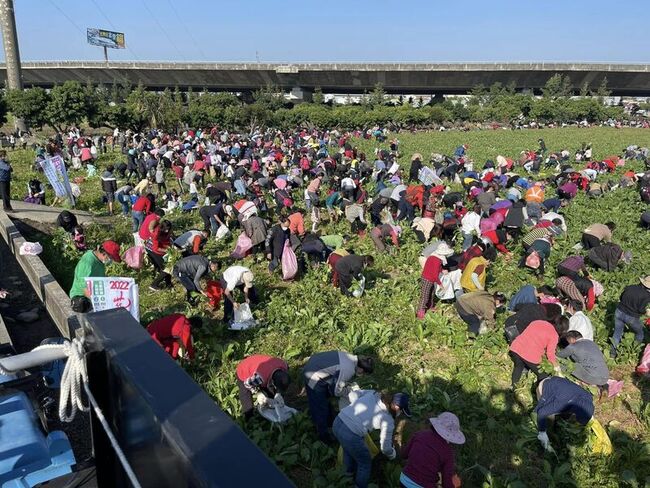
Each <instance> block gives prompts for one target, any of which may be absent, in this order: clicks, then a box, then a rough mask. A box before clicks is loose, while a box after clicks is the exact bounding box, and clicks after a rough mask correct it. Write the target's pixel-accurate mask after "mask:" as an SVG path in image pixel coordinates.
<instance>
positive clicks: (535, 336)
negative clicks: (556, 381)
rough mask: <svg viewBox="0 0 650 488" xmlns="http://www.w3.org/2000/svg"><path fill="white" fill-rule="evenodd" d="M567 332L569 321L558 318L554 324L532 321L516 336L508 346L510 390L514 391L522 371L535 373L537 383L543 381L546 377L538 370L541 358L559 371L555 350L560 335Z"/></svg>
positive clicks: (562, 317)
mask: <svg viewBox="0 0 650 488" xmlns="http://www.w3.org/2000/svg"><path fill="white" fill-rule="evenodd" d="M567 330H569V319H567V318H566V317H565V316H563V315H562V316H560V317H559V318H558V320H557V321H556V323H555V324H552V323H550V322H547V321H546V320H534V321H532V322H531V323H530V324H529V325H528V327H526V328H525V329H524V331H523V332H522V333H521V334H520V335H518V336H517V337H516V338H515V340H514V341H512V344H511V345H510V357H511V359H512V362H513V363H514V366H513V369H512V378H511V382H512V388H513V389H514V388H515V386H516V385H517V383H518V382H519V379H520V378H521V374H522V373H523V372H524V370H526V369H527V370H529V371H532V372H533V373H535V376H536V377H537V381H540V380H543V379H544V378H546V377H547V376H548V375H547V374H545V373H544V372H541V371H540V370H539V365H540V364H541V363H542V357H543V356H544V354H546V357H547V359H548V360H549V361H550V362H551V363H552V364H553V366H554V367H555V370H556V371H559V369H560V366H559V365H558V362H557V358H556V357H555V350H556V349H557V343H558V341H559V340H560V335H562V334H564V333H565V332H566V331H567Z"/></svg>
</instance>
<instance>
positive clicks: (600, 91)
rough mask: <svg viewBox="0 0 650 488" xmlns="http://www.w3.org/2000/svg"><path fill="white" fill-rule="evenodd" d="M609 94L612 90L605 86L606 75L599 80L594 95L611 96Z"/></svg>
mask: <svg viewBox="0 0 650 488" xmlns="http://www.w3.org/2000/svg"><path fill="white" fill-rule="evenodd" d="M611 94H612V90H610V89H609V88H608V87H607V77H604V78H603V81H601V82H600V85H598V88H597V89H596V93H595V95H596V96H597V97H600V98H607V97H609V96H611Z"/></svg>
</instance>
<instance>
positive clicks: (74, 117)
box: [0, 74, 624, 131]
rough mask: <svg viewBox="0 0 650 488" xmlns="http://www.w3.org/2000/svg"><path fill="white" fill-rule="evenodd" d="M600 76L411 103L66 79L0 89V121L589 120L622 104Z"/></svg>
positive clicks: (614, 112) (363, 123)
mask: <svg viewBox="0 0 650 488" xmlns="http://www.w3.org/2000/svg"><path fill="white" fill-rule="evenodd" d="M608 95H609V91H608V90H607V85H606V80H605V81H604V82H603V84H601V85H600V86H599V87H598V88H597V89H596V90H592V89H590V88H589V87H588V86H584V87H582V89H581V90H580V96H577V97H576V96H574V93H573V86H572V85H571V81H570V80H569V78H568V77H565V76H562V75H559V74H557V75H554V76H553V77H551V78H550V79H549V80H548V82H547V83H546V85H545V86H544V88H543V89H542V94H541V96H539V97H536V96H533V95H532V94H530V93H520V92H516V91H515V88H514V86H503V85H501V84H500V83H495V84H494V85H492V86H490V87H487V88H486V87H484V86H477V87H475V88H474V89H473V90H472V92H471V93H470V95H469V96H468V97H466V98H465V99H458V98H456V99H446V100H444V101H441V102H436V99H435V98H434V99H432V101H431V102H430V103H427V104H423V103H422V102H421V100H420V103H415V104H414V103H412V101H409V100H406V101H405V100H403V98H402V97H400V99H399V101H398V102H397V103H396V102H395V101H394V100H393V101H391V100H390V99H389V97H388V96H387V95H386V93H385V91H384V90H383V87H382V86H381V85H377V86H376V87H375V89H374V90H373V91H372V92H370V93H366V94H364V95H363V96H362V97H360V100H359V101H358V102H357V103H351V104H345V105H336V104H333V103H331V101H330V102H329V103H325V100H324V96H323V93H322V91H321V90H319V89H316V91H315V93H314V94H313V100H312V102H310V103H301V104H298V105H293V104H292V103H291V102H288V101H287V100H286V99H285V98H284V96H283V95H282V93H281V92H280V91H279V90H278V89H276V88H274V87H271V86H270V87H265V88H261V89H260V90H257V91H256V92H254V93H253V96H252V102H251V103H245V102H244V101H242V100H241V99H240V98H239V97H238V96H236V95H235V94H232V93H225V92H224V93H211V92H207V91H205V92H200V93H195V92H192V91H188V92H181V91H180V90H179V89H175V90H171V89H166V90H164V91H162V92H154V91H148V90H146V89H145V88H144V87H143V86H142V85H139V86H136V87H132V86H129V85H119V84H115V85H113V86H112V87H106V86H99V87H96V86H92V85H90V84H88V85H83V84H81V83H79V82H77V81H67V82H65V83H63V84H62V85H57V86H55V87H54V88H52V89H51V90H45V89H43V88H38V87H34V88H27V89H25V90H7V91H6V92H5V94H4V95H2V96H0V120H1V121H6V116H7V113H8V112H10V113H12V114H14V115H15V116H17V117H21V118H23V119H24V120H25V122H26V123H27V124H28V125H29V126H30V127H32V128H41V127H43V126H50V127H52V128H54V129H56V130H59V131H61V130H62V129H63V128H65V127H66V126H70V125H80V124H83V123H87V124H88V125H90V126H91V127H93V128H99V127H109V128H114V127H120V128H131V129H134V130H141V129H143V128H145V127H156V128H160V129H165V130H174V129H178V128H180V127H183V126H185V125H186V124H187V125H189V126H191V127H211V126H215V125H219V126H226V127H232V128H236V129H240V130H253V129H254V128H257V127H277V128H287V127H295V126H298V125H308V126H315V127H339V128H342V129H356V128H368V127H372V126H376V125H379V126H391V127H402V128H406V127H408V128H411V127H417V128H425V127H435V126H439V125H443V124H459V123H466V122H473V123H486V122H488V123H489V122H496V123H502V124H523V123H526V122H529V121H536V122H541V123H564V122H572V121H581V120H587V121H588V122H590V123H591V122H601V121H605V120H607V119H610V118H615V119H621V118H623V117H624V112H623V109H622V107H617V106H616V107H611V106H606V105H604V103H603V99H604V97H606V96H608Z"/></svg>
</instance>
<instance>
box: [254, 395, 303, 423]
mask: <svg viewBox="0 0 650 488" xmlns="http://www.w3.org/2000/svg"><path fill="white" fill-rule="evenodd" d="M257 411H258V412H259V413H260V415H261V416H262V417H264V418H265V419H266V420H270V421H271V422H274V423H282V422H286V421H287V420H289V419H290V418H291V417H293V416H294V415H295V414H296V413H298V411H297V410H296V409H295V408H291V407H288V406H286V405H285V404H284V398H282V395H280V394H279V393H276V395H275V397H274V398H273V399H268V400H266V401H265V402H264V403H263V404H258V407H257Z"/></svg>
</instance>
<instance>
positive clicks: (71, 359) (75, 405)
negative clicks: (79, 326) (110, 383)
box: [0, 338, 142, 488]
mask: <svg viewBox="0 0 650 488" xmlns="http://www.w3.org/2000/svg"><path fill="white" fill-rule="evenodd" d="M44 349H56V350H59V351H61V352H62V353H64V354H65V355H66V356H67V358H68V359H67V361H66V364H65V369H64V370H63V375H62V376H61V387H60V390H61V392H60V397H59V418H60V419H61V421H62V422H72V421H73V420H74V418H75V416H76V415H77V412H79V411H81V412H87V411H89V410H90V406H92V408H93V411H94V412H95V414H96V415H97V419H98V420H99V423H100V424H101V426H102V428H103V429H104V431H105V432H106V435H107V436H108V440H109V442H110V443H111V446H112V447H113V450H114V451H115V453H116V454H117V457H118V459H119V461H120V464H121V465H122V467H123V468H124V471H125V472H126V475H127V476H128V477H129V480H130V482H131V485H132V486H133V487H134V488H140V487H141V486H142V485H141V484H140V482H139V481H138V479H137V478H136V476H135V473H134V472H133V468H131V465H130V464H129V461H128V460H127V459H126V456H125V455H124V452H123V451H122V448H121V447H120V445H119V443H118V441H117V438H116V437H115V434H113V431H112V430H111V428H110V425H109V424H108V422H107V420H106V418H105V417H104V414H103V413H102V411H101V409H100V408H99V405H98V404H97V401H96V400H95V397H94V396H93V394H92V393H91V391H90V389H89V388H88V373H87V371H86V362H85V359H84V355H85V350H84V340H83V338H82V339H72V341H65V342H64V343H63V344H44V345H42V346H38V347H36V348H34V349H32V351H31V352H35V351H39V350H44ZM50 361H51V359H50ZM13 373H15V371H7V370H5V369H4V368H3V367H2V362H0V374H13ZM82 388H83V389H84V390H85V392H86V395H88V399H89V402H90V406H86V405H84V404H83V402H82V401H81V391H82Z"/></svg>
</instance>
